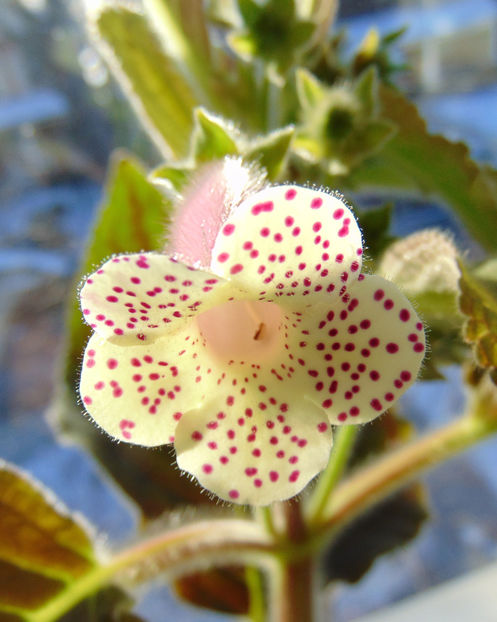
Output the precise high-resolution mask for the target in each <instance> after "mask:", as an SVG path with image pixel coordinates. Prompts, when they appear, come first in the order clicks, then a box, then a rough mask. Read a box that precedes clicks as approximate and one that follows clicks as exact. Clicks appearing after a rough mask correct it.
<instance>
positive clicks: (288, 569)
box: [271, 555, 316, 622]
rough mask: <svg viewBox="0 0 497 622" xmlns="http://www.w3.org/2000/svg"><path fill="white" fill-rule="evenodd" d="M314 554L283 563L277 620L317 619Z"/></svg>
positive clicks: (276, 621)
mask: <svg viewBox="0 0 497 622" xmlns="http://www.w3.org/2000/svg"><path fill="white" fill-rule="evenodd" d="M314 575H315V573H314V562H313V557H312V555H309V556H308V557H305V558H303V559H299V560H295V561H292V562H290V561H288V562H285V563H282V564H281V575H280V577H279V581H280V592H281V597H280V601H279V603H278V608H277V610H276V617H275V618H273V617H272V618H271V620H274V621H275V622H313V620H315V614H316V612H315V599H314V596H315V591H316V590H315V581H314Z"/></svg>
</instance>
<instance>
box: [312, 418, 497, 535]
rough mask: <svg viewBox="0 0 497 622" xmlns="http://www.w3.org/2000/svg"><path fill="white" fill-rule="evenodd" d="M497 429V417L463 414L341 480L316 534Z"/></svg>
mask: <svg viewBox="0 0 497 622" xmlns="http://www.w3.org/2000/svg"><path fill="white" fill-rule="evenodd" d="M496 431H497V420H496V421H494V420H492V419H488V420H484V419H481V418H478V417H475V416H464V417H461V418H460V419H458V420H456V421H454V422H453V423H451V424H449V425H447V426H444V427H443V428H441V429H439V430H436V431H435V432H433V433H431V434H429V435H427V436H425V437H424V438H421V439H419V440H416V441H414V442H413V443H411V444H409V445H407V446H404V447H402V448H400V449H398V450H396V451H394V452H392V453H390V454H387V455H386V456H385V457H383V458H382V459H380V460H378V462H377V463H376V464H372V465H368V466H367V467H365V468H363V469H361V470H359V471H358V472H356V473H354V474H353V475H351V476H350V477H348V478H347V479H346V480H344V481H343V483H341V484H340V485H339V486H338V487H337V488H336V489H335V492H334V494H333V496H332V498H329V499H328V500H327V502H326V504H325V505H324V506H323V511H322V514H321V517H322V518H321V524H320V525H316V530H315V532H314V534H315V535H317V536H318V538H317V540H316V542H315V543H314V545H315V546H320V544H319V541H321V543H322V539H321V538H322V537H323V536H324V537H325V538H326V539H328V538H330V537H333V536H334V535H335V534H336V533H337V532H338V531H339V530H341V529H342V528H343V527H344V526H345V525H347V524H348V523H350V522H351V521H352V520H354V519H355V518H356V517H357V516H359V515H360V514H363V513H364V512H366V511H367V510H369V509H370V508H371V507H372V506H374V505H375V504H376V503H378V502H379V501H382V500H383V499H385V498H386V497H388V496H389V495H391V494H392V493H394V492H396V491H398V490H399V489H401V488H402V487H403V486H405V485H406V484H408V483H410V482H411V481H412V480H414V479H415V478H416V477H419V475H420V474H421V473H423V472H424V471H426V470H427V469H429V468H432V467H434V466H436V465H438V464H440V463H441V462H444V461H445V460H448V459H449V458H452V457H453V456H455V455H456V454H458V453H460V452H461V451H463V450H465V449H467V448H468V447H471V446H472V445H474V444H476V443H477V442H478V441H480V440H482V439H484V438H486V437H487V436H490V435H491V434H493V433H494V432H496Z"/></svg>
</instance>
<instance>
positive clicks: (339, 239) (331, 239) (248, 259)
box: [211, 186, 362, 308]
mask: <svg viewBox="0 0 497 622" xmlns="http://www.w3.org/2000/svg"><path fill="white" fill-rule="evenodd" d="M361 255H362V242H361V233H360V230H359V228H358V226H357V223H356V221H355V219H354V216H353V215H352V212H351V211H350V210H349V209H348V208H347V207H346V205H345V204H344V203H343V202H342V201H340V199H338V198H337V197H334V196H332V195H330V194H327V193H325V192H320V191H318V190H313V189H310V188H302V187H299V186H276V187H272V188H267V189H265V190H262V191H261V192H258V193H256V194H254V195H252V196H251V197H250V198H249V199H247V200H246V201H244V202H243V203H242V204H241V205H240V206H239V207H238V208H237V209H236V210H235V211H234V213H233V214H232V215H230V217H229V218H228V220H227V221H226V222H225V224H224V226H223V228H222V229H221V231H220V233H219V234H218V237H217V239H216V243H215V245H214V249H213V254H212V264H211V268H212V270H213V271H214V272H216V273H217V274H219V275H221V276H223V277H225V278H228V279H231V280H232V281H233V282H234V283H236V284H238V285H239V286H240V287H242V288H243V289H246V290H247V291H250V292H251V293H252V295H254V296H255V297H257V298H258V299H261V300H267V301H274V300H278V302H279V303H280V304H281V305H282V306H285V307H290V308H303V307H304V306H306V305H307V306H310V305H312V304H314V303H315V302H320V301H321V302H322V300H323V296H324V297H326V296H329V294H330V292H332V291H334V292H338V291H339V290H340V289H341V287H342V286H343V284H344V283H347V284H350V283H351V282H353V281H354V280H355V279H356V278H357V275H359V272H360V269H361ZM301 296H305V297H306V298H305V299H304V300H302V299H301Z"/></svg>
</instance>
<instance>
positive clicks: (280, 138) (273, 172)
mask: <svg viewBox="0 0 497 622" xmlns="http://www.w3.org/2000/svg"><path fill="white" fill-rule="evenodd" d="M294 133H295V128H294V127H293V125H292V126H289V127H284V128H281V129H279V130H275V131H274V132H271V133H270V134H267V135H266V136H262V137H261V138H258V139H255V140H253V141H251V142H250V143H249V144H248V146H247V148H246V149H244V150H243V151H242V153H243V156H244V159H246V160H255V161H257V162H258V163H259V164H260V165H261V166H262V167H264V168H265V169H266V171H267V175H268V178H269V179H270V180H271V181H273V180H275V179H277V178H278V175H279V174H280V173H281V171H282V169H283V167H284V164H285V160H286V156H287V154H288V150H289V148H290V144H291V142H292V138H293V135H294Z"/></svg>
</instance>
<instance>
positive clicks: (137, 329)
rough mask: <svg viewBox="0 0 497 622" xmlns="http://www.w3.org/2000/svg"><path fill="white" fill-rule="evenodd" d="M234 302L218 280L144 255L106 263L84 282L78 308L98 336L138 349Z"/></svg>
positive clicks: (225, 285) (162, 257)
mask: <svg viewBox="0 0 497 622" xmlns="http://www.w3.org/2000/svg"><path fill="white" fill-rule="evenodd" d="M232 297H233V288H232V286H230V285H229V283H228V282H227V281H225V280H224V279H221V278H219V276H216V275H213V274H210V273H209V272H204V271H202V270H196V269H194V268H191V267H189V266H186V265H184V264H182V263H180V262H178V261H176V260H175V259H172V258H171V257H168V256H167V255H162V254H157V253H144V254H136V255H120V256H118V257H114V258H113V259H109V261H107V262H106V263H105V264H104V265H103V266H102V267H101V268H100V269H99V270H97V271H96V272H95V273H94V274H92V275H91V277H89V278H88V279H87V281H86V283H85V285H84V287H83V288H82V290H81V306H82V309H83V315H84V317H85V319H86V321H87V322H88V323H89V324H90V326H91V327H92V328H94V329H95V332H96V333H98V334H99V335H101V336H102V337H106V338H107V339H109V340H110V341H112V342H113V343H116V344H118V345H126V344H133V345H137V344H140V343H144V342H145V341H153V340H154V339H156V338H157V337H160V336H163V335H166V334H171V333H174V332H175V331H177V330H180V329H181V328H182V327H183V326H184V325H185V322H187V321H188V320H189V319H190V318H192V317H194V316H195V315H196V314H197V313H200V312H202V311H207V309H210V308H211V307H212V306H214V305H217V304H221V303H223V302H226V301H227V300H230V299H231V298H232Z"/></svg>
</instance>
